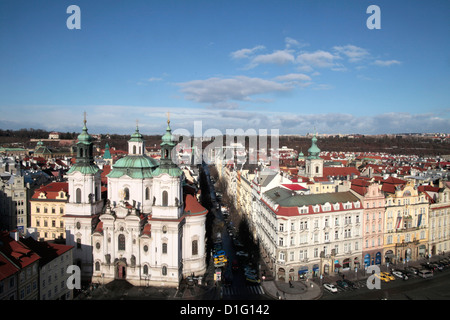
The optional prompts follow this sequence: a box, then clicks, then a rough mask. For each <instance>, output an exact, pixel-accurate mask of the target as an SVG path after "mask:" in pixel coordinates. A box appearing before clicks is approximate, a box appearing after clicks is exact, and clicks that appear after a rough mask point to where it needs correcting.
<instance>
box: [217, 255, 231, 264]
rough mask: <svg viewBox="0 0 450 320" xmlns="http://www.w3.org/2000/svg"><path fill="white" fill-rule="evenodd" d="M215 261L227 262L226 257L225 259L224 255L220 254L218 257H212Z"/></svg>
mask: <svg viewBox="0 0 450 320" xmlns="http://www.w3.org/2000/svg"><path fill="white" fill-rule="evenodd" d="M216 262H224V263H227V262H228V259H227V257H226V256H220V257H217V258H214V263H216Z"/></svg>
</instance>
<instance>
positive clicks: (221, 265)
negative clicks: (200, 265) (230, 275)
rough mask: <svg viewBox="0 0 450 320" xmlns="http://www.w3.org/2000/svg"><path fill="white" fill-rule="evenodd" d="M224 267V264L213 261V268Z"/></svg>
mask: <svg viewBox="0 0 450 320" xmlns="http://www.w3.org/2000/svg"><path fill="white" fill-rule="evenodd" d="M225 265H226V263H225V262H223V261H218V262H215V261H214V267H216V268H220V267H225Z"/></svg>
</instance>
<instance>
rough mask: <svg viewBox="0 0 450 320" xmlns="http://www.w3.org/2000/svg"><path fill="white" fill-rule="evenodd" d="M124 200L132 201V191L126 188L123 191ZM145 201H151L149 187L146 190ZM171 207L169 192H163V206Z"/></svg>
mask: <svg viewBox="0 0 450 320" xmlns="http://www.w3.org/2000/svg"><path fill="white" fill-rule="evenodd" d="M123 197H124V198H123V199H124V200H125V201H129V200H130V189H129V188H127V187H125V188H124V189H123ZM145 200H150V188H149V187H147V188H145ZM168 205H169V194H168V192H167V191H165V190H164V191H163V192H162V206H164V207H167V206H168Z"/></svg>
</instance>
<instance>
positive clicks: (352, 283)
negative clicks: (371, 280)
mask: <svg viewBox="0 0 450 320" xmlns="http://www.w3.org/2000/svg"><path fill="white" fill-rule="evenodd" d="M344 281H345V282H347V284H348V286H349V287H350V288H352V289H356V284H355V283H354V282H352V281H350V280H344Z"/></svg>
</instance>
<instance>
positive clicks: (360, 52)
mask: <svg viewBox="0 0 450 320" xmlns="http://www.w3.org/2000/svg"><path fill="white" fill-rule="evenodd" d="M333 49H334V50H335V51H336V52H337V53H340V54H343V55H344V56H346V57H347V58H348V61H350V62H359V61H361V60H363V59H365V58H368V57H369V56H370V54H369V51H367V50H366V49H364V48H360V47H357V46H355V45H351V44H349V45H346V46H334V47H333Z"/></svg>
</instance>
